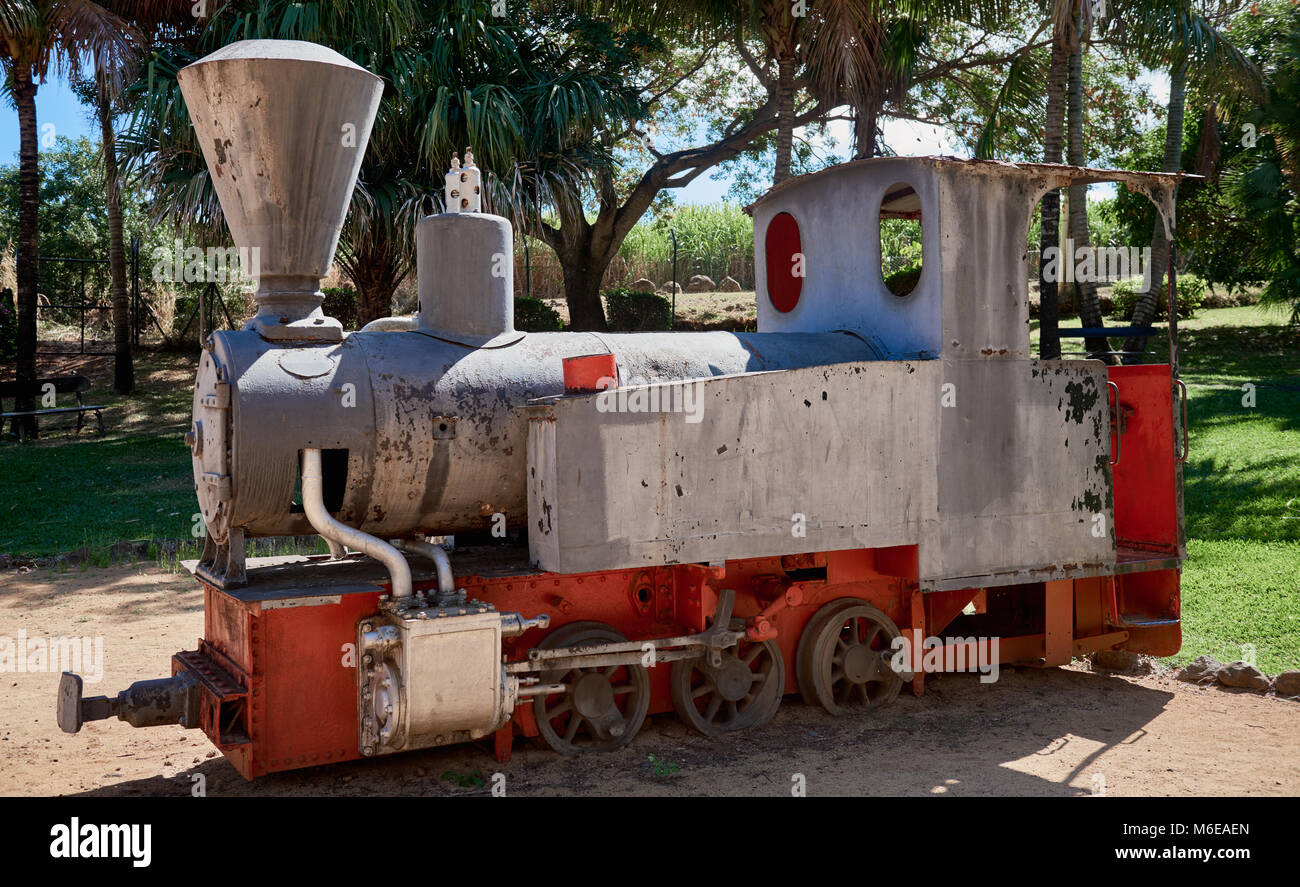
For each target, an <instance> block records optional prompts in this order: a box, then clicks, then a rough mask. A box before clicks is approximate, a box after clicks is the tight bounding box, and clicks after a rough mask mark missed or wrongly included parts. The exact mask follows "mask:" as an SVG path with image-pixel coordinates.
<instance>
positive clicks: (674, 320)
mask: <svg viewBox="0 0 1300 887" xmlns="http://www.w3.org/2000/svg"><path fill="white" fill-rule="evenodd" d="M668 236H669V237H670V238H672V241H673V311H672V314H671V315H669V317H668V329H672V328H673V325H674V324H676V323H677V230H676V229H675V228H669V229H668Z"/></svg>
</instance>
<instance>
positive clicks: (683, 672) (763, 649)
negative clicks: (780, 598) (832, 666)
mask: <svg viewBox="0 0 1300 887" xmlns="http://www.w3.org/2000/svg"><path fill="white" fill-rule="evenodd" d="M669 678H670V683H671V685H672V696H673V707H674V708H675V709H676V710H677V716H678V717H680V718H681V719H682V720H683V721H685V722H686V723H687V724H688V725H690V726H691V727H692V728H694V729H695V730H696V731H698V732H700V733H703V734H704V735H705V736H720V735H722V734H723V733H729V732H731V731H733V730H744V729H746V728H748V727H757V726H760V725H762V724H766V723H767V722H768V721H770V720H771V719H772V716H773V715H775V714H776V710H777V708H779V707H780V705H781V697H782V696H783V695H785V660H784V659H783V658H782V657H781V647H780V646H779V645H778V644H777V643H776V641H763V642H762V643H757V644H755V643H747V642H745V641H741V642H740V643H739V644H738V645H737V646H735V647H733V648H732V649H730V650H727V651H726V652H724V653H723V654H722V664H721V665H719V666H718V667H716V668H715V667H714V666H712V665H710V664H709V661H708V659H707V658H701V659H683V660H679V661H677V662H674V663H673V669H672V673H671V675H670V676H669Z"/></svg>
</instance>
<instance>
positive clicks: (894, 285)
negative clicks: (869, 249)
mask: <svg viewBox="0 0 1300 887" xmlns="http://www.w3.org/2000/svg"><path fill="white" fill-rule="evenodd" d="M922 258H923V254H922V249H921V198H920V196H919V195H918V194H917V193H916V191H915V190H913V188H912V186H911V185H908V184H904V183H903V182H895V183H894V184H893V185H890V186H889V187H888V188H886V189H885V196H884V197H883V198H881V201H880V277H881V279H882V280H884V282H885V288H886V289H887V290H889V291H890V292H891V293H893V294H894V295H895V296H898V297H899V298H902V297H903V296H908V295H911V293H912V290H914V289H915V288H916V283H917V281H918V280H920V279H921V260H922Z"/></svg>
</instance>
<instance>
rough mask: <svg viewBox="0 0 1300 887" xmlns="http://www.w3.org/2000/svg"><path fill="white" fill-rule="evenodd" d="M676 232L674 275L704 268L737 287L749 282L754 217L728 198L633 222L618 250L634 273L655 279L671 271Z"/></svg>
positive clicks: (664, 278) (682, 277) (701, 271)
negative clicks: (724, 201) (671, 232)
mask: <svg viewBox="0 0 1300 887" xmlns="http://www.w3.org/2000/svg"><path fill="white" fill-rule="evenodd" d="M669 231H673V232H675V233H676V235H677V279H678V281H686V280H689V279H690V278H691V276H692V275H695V274H707V275H708V276H709V277H711V278H713V280H715V281H721V280H722V278H724V277H727V276H730V277H734V278H735V279H736V280H738V281H740V285H741V288H742V289H752V288H753V285H754V220H753V219H751V218H750V217H749V216H748V215H746V214H745V212H744V210H742V209H741V208H740V207H739V206H738V205H736V204H734V203H716V204H709V205H699V206H694V205H687V206H674V207H669V208H667V209H666V210H664V211H662V212H660V213H658V214H657V215H656V216H655V217H654V218H653V219H642V220H641V221H640V222H638V223H637V224H636V225H635V226H634V227H633V228H632V230H631V231H629V232H628V235H627V237H626V238H625V239H624V240H623V246H622V247H621V248H620V250H619V256H620V257H621V258H622V259H623V260H624V261H626V262H627V263H628V266H629V268H632V269H637V270H636V273H638V274H644V275H646V276H647V277H650V278H651V279H652V280H655V281H656V282H658V283H665V282H667V281H668V280H669V279H670V278H671V276H672V260H673V244H672V238H671V237H670V236H669Z"/></svg>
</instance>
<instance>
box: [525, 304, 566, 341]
mask: <svg viewBox="0 0 1300 887" xmlns="http://www.w3.org/2000/svg"><path fill="white" fill-rule="evenodd" d="M515 329H517V330H523V331H524V332H527V333H553V332H558V331H559V330H562V329H564V322H563V321H562V320H561V319H560V312H558V311H556V310H555V309H554V308H552V307H551V306H550V305H547V304H546V303H545V302H543V301H542V300H541V299H530V298H528V297H527V296H520V297H517V298H516V299H515Z"/></svg>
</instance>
